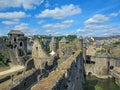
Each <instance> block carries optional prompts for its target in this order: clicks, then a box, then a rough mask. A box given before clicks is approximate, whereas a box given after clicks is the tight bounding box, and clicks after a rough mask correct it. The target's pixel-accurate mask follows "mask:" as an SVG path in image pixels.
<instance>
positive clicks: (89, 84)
mask: <svg viewBox="0 0 120 90" xmlns="http://www.w3.org/2000/svg"><path fill="white" fill-rule="evenodd" d="M84 90H120V87H119V86H117V85H116V84H115V80H114V79H113V78H108V79H99V78H96V77H95V76H86V80H85V85H84Z"/></svg>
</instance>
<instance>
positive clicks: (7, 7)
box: [0, 0, 120, 36]
mask: <svg viewBox="0 0 120 90" xmlns="http://www.w3.org/2000/svg"><path fill="white" fill-rule="evenodd" d="M13 29H15V30H21V31H22V32H24V33H25V34H26V35H49V34H51V35H68V34H76V35H77V36H81V35H82V36H108V35H113V34H120V0H0V36H2V35H7V33H8V32H9V31H10V30H13Z"/></svg>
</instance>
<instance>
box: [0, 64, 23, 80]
mask: <svg viewBox="0 0 120 90" xmlns="http://www.w3.org/2000/svg"><path fill="white" fill-rule="evenodd" d="M22 70H24V66H20V65H16V66H13V67H11V68H10V69H9V70H6V71H2V72H0V78H2V77H5V76H7V75H10V74H12V73H15V72H18V71H22Z"/></svg>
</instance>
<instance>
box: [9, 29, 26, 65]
mask: <svg viewBox="0 0 120 90" xmlns="http://www.w3.org/2000/svg"><path fill="white" fill-rule="evenodd" d="M8 38H9V40H8V46H9V48H10V53H11V55H10V56H11V58H12V60H13V62H14V63H16V64H21V63H22V61H20V59H19V57H22V56H25V55H26V54H27V37H25V36H24V33H23V32H21V31H20V30H11V31H10V32H9V33H8Z"/></svg>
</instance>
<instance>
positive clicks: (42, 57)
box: [32, 39, 48, 69]
mask: <svg viewBox="0 0 120 90" xmlns="http://www.w3.org/2000/svg"><path fill="white" fill-rule="evenodd" d="M32 58H33V59H34V65H35V68H36V69H44V68H45V62H46V60H47V58H48V55H47V53H46V52H45V51H44V49H43V48H42V45H41V43H40V41H39V39H35V40H34V43H33V47H32Z"/></svg>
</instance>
